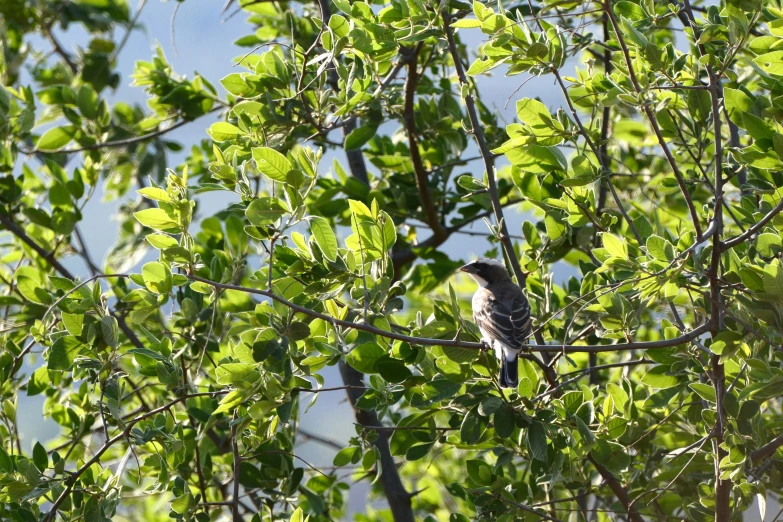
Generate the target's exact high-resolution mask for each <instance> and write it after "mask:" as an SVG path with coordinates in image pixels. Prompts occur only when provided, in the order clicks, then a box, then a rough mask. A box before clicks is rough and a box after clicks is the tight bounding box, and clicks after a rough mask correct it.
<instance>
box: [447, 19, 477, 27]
mask: <svg viewBox="0 0 783 522" xmlns="http://www.w3.org/2000/svg"><path fill="white" fill-rule="evenodd" d="M451 26H452V27H454V28H457V29H475V28H476V27H481V20H477V19H475V18H463V19H462V20H457V21H456V22H454V23H453V24H451Z"/></svg>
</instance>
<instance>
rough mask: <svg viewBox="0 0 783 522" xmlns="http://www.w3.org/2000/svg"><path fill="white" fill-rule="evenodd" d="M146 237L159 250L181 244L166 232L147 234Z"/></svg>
mask: <svg viewBox="0 0 783 522" xmlns="http://www.w3.org/2000/svg"><path fill="white" fill-rule="evenodd" d="M145 239H146V240H147V242H148V243H149V244H150V245H152V246H153V247H155V248H157V249H158V250H165V249H167V248H172V247H175V246H178V245H179V241H177V240H176V239H174V238H173V237H171V236H169V235H166V234H147V236H146V237H145Z"/></svg>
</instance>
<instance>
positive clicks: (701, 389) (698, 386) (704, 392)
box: [688, 382, 716, 402]
mask: <svg viewBox="0 0 783 522" xmlns="http://www.w3.org/2000/svg"><path fill="white" fill-rule="evenodd" d="M688 386H689V387H690V389H691V390H693V391H694V392H696V393H697V394H698V395H699V397H701V398H702V399H704V400H705V401H709V402H715V401H716V398H715V388H713V387H712V386H710V385H709V384H702V383H698V382H695V383H692V384H689V385H688Z"/></svg>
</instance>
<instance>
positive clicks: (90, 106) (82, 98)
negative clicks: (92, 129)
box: [76, 84, 98, 120]
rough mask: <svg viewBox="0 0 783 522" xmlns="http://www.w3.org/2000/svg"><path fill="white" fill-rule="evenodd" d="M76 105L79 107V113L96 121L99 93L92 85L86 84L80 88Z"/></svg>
mask: <svg viewBox="0 0 783 522" xmlns="http://www.w3.org/2000/svg"><path fill="white" fill-rule="evenodd" d="M76 105H77V106H78V107H79V112H81V113H82V116H84V117H85V118H87V119H89V120H93V119H95V117H96V116H97V115H98V93H97V92H95V89H93V88H92V86H91V85H90V84H84V85H82V86H81V87H79V92H78V94H77V95H76Z"/></svg>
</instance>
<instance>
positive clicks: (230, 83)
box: [220, 73, 252, 96]
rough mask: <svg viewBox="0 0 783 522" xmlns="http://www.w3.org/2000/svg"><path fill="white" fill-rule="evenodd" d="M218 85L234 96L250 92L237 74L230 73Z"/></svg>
mask: <svg viewBox="0 0 783 522" xmlns="http://www.w3.org/2000/svg"><path fill="white" fill-rule="evenodd" d="M220 84H221V85H223V87H225V89H226V90H227V91H228V92H230V93H231V94H233V95H234V96H242V95H244V94H246V93H248V92H252V91H251V89H250V87H249V86H248V84H247V82H246V81H245V79H244V78H243V77H242V75H241V74H239V73H231V74H229V75H228V76H226V77H224V78H222V79H221V80H220Z"/></svg>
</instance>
